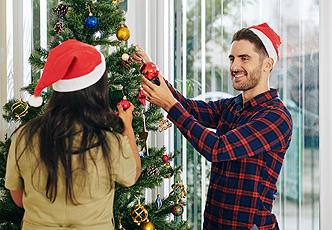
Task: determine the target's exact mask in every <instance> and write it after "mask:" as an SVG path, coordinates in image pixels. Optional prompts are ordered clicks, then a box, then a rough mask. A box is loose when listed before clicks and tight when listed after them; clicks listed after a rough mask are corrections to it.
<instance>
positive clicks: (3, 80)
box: [0, 1, 7, 140]
mask: <svg viewBox="0 0 332 230" xmlns="http://www.w3.org/2000/svg"><path fill="white" fill-rule="evenodd" d="M6 50H7V46H6V1H0V105H1V107H2V105H4V104H5V103H6V101H7V52H6ZM1 114H2V112H1ZM6 128H7V124H6V122H5V120H4V119H3V118H2V117H1V118H0V140H3V137H4V135H5V133H6Z"/></svg>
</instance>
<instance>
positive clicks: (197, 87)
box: [174, 0, 319, 230]
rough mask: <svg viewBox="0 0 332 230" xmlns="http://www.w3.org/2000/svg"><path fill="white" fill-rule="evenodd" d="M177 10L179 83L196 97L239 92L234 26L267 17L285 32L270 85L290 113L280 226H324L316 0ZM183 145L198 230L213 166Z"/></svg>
mask: <svg viewBox="0 0 332 230" xmlns="http://www.w3.org/2000/svg"><path fill="white" fill-rule="evenodd" d="M203 4H204V5H203ZM202 7H203V9H204V10H202ZM183 9H185V12H183ZM174 16H175V28H174V34H175V38H174V43H175V47H176V48H175V53H174V57H175V58H174V59H175V63H174V66H175V69H174V71H175V72H174V74H175V82H174V85H175V87H176V88H177V89H178V90H179V91H180V92H185V91H183V82H186V93H187V94H186V96H187V97H189V98H193V99H198V98H200V99H201V98H203V100H206V101H208V100H216V99H219V98H222V97H227V96H231V95H236V94H238V93H239V92H236V91H235V90H234V89H233V88H232V84H231V81H230V77H229V61H228V58H227V57H228V52H229V48H230V42H231V37H232V35H233V33H234V32H235V31H236V30H238V29H240V28H242V27H245V26H249V25H253V24H259V23H262V22H268V23H269V24H270V25H271V26H272V27H273V28H274V29H275V30H276V31H277V32H278V33H279V34H280V36H281V38H282V46H281V50H280V52H281V59H280V60H279V62H278V63H277V65H276V66H275V68H274V70H273V72H272V74H271V79H270V86H271V87H273V88H278V89H279V92H280V96H281V98H282V100H283V101H284V103H285V104H286V105H287V107H288V109H289V110H290V112H291V114H292V118H293V136H292V142H291V145H290V148H289V149H288V151H287V153H286V156H285V160H284V164H283V168H282V171H281V174H280V177H279V180H278V192H279V193H278V195H277V197H276V200H275V202H274V208H273V212H274V213H275V214H276V215H277V219H278V222H279V225H280V228H281V229H286V230H287V229H289V230H291V229H292V230H293V229H298V230H302V229H313V230H315V229H319V167H318V159H319V158H318V157H319V145H318V143H319V120H318V115H319V104H318V99H319V98H318V97H319V93H318V90H319V82H318V61H319V53H318V49H319V40H318V38H319V37H318V33H319V1H318V0H308V1H304V2H303V1H300V0H295V1H294V0H270V1H263V0H232V1H231V0H221V1H218V0H210V1H201V0H182V1H175V15H174ZM202 18H203V19H205V22H203V23H202V21H201V20H202ZM183 23H185V25H183ZM202 25H203V28H201V27H202ZM204 31H205V32H204ZM183 36H185V38H184V37H183ZM202 39H204V40H203V41H205V43H204V44H203V45H202V43H201V41H202ZM184 41H185V44H184ZM184 51H185V52H184ZM184 59H185V60H186V63H185V65H183V60H184ZM202 63H205V65H202ZM202 71H205V72H202ZM203 82H205V85H202V83H203ZM175 137H176V138H175V139H176V143H177V144H176V145H175V149H178V150H183V149H182V147H183V144H182V143H186V140H185V139H184V138H183V137H182V136H181V133H179V132H178V131H175ZM179 143H181V144H179ZM186 146H187V148H186V151H185V152H182V154H183V155H184V156H186V158H187V160H186V162H187V165H186V168H184V175H187V186H188V205H187V211H188V213H187V216H185V217H184V218H187V219H188V221H189V223H190V224H191V226H192V228H193V229H201V224H202V220H201V218H200V217H201V216H202V212H203V211H204V200H205V196H206V194H205V192H206V190H207V186H208V183H209V179H208V176H209V173H210V168H209V163H207V162H206V161H205V159H203V158H202V157H201V156H200V155H199V153H197V152H196V151H194V150H193V148H192V147H191V146H190V144H188V145H186ZM181 163H183V162H182V161H177V164H181ZM200 174H201V175H200ZM204 187H205V189H204ZM200 193H201V194H200Z"/></svg>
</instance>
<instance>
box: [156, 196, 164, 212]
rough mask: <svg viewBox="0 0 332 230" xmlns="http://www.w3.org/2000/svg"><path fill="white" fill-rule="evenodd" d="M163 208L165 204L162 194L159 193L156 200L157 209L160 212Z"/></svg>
mask: <svg viewBox="0 0 332 230" xmlns="http://www.w3.org/2000/svg"><path fill="white" fill-rule="evenodd" d="M162 206H163V202H162V201H161V198H160V194H159V193H158V195H157V198H156V209H157V210H159V209H161V207H162Z"/></svg>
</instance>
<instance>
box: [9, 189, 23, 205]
mask: <svg viewBox="0 0 332 230" xmlns="http://www.w3.org/2000/svg"><path fill="white" fill-rule="evenodd" d="M10 195H11V196H12V199H13V201H14V203H15V204H16V205H17V206H18V207H20V208H23V191H19V190H18V191H12V190H11V191H10Z"/></svg>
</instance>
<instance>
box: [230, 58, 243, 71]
mask: <svg viewBox="0 0 332 230" xmlns="http://www.w3.org/2000/svg"><path fill="white" fill-rule="evenodd" d="M230 69H231V71H239V70H241V64H240V62H239V61H238V60H236V59H234V60H233V62H232V63H231V65H230Z"/></svg>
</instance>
